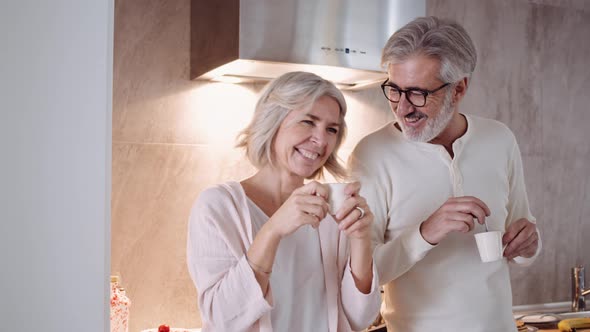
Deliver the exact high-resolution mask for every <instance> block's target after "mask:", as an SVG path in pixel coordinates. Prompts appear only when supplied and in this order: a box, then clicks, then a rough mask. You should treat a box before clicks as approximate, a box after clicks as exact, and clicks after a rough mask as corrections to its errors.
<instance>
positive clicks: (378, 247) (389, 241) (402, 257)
mask: <svg viewBox="0 0 590 332" xmlns="http://www.w3.org/2000/svg"><path fill="white" fill-rule="evenodd" d="M371 162H373V161H372V160H371V157H370V156H362V146H357V148H356V149H355V150H354V151H353V153H352V154H351V157H350V158H349V167H350V169H351V171H352V174H353V177H354V178H355V179H356V180H358V181H360V183H361V191H360V194H361V195H362V196H363V197H364V198H365V199H366V200H367V203H368V205H369V207H370V208H371V212H373V215H374V222H373V229H372V236H371V239H372V242H373V246H374V247H375V249H374V252H373V258H374V260H375V264H376V268H377V272H378V275H379V282H380V283H381V285H384V284H387V283H389V282H390V281H392V280H394V279H396V278H398V277H399V276H401V275H403V274H404V273H406V272H407V271H408V270H409V269H410V268H412V266H414V264H416V263H417V262H418V261H420V260H422V259H423V258H424V256H426V254H427V253H428V252H429V251H430V250H431V249H432V248H434V247H435V246H433V245H431V244H430V243H428V242H427V241H426V240H424V238H423V237H422V234H420V223H416V224H414V225H412V226H409V227H395V225H394V224H392V222H393V221H391V220H390V218H389V206H390V204H391V201H392V197H391V196H392V195H393V193H392V191H393V189H391V188H388V187H385V185H390V184H383V183H384V182H386V181H387V179H388V176H387V174H385V171H383V172H380V171H379V170H378V169H373V168H375V167H371V166H370V163H371Z"/></svg>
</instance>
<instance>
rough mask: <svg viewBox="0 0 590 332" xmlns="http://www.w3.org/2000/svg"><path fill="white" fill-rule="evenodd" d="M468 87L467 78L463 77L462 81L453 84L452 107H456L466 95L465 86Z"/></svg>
mask: <svg viewBox="0 0 590 332" xmlns="http://www.w3.org/2000/svg"><path fill="white" fill-rule="evenodd" d="M468 85H469V78H467V77H464V78H463V79H462V80H460V81H459V82H457V83H456V84H455V88H454V90H453V105H456V104H457V103H458V102H460V101H461V99H463V97H464V96H465V94H466V93H467V86H468Z"/></svg>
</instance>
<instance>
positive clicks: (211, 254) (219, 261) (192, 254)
mask: <svg viewBox="0 0 590 332" xmlns="http://www.w3.org/2000/svg"><path fill="white" fill-rule="evenodd" d="M210 196H211V194H210V193H209V194H206V195H201V196H200V197H199V199H198V200H197V202H196V203H195V206H194V207H193V210H192V211H191V216H190V219H189V231H188V239H187V264H188V269H189V273H190V276H191V278H192V280H193V282H194V284H195V287H196V288H197V292H198V302H199V309H200V312H201V315H202V320H203V322H204V327H207V328H208V330H214V331H248V330H250V329H251V328H252V327H253V326H255V325H257V322H258V320H259V319H260V318H261V317H262V316H263V315H265V314H266V313H268V312H270V310H271V309H272V291H271V290H270V286H269V290H268V292H267V294H266V295H265V294H263V293H262V290H261V288H260V285H259V284H258V282H257V281H256V277H255V275H254V272H253V271H252V269H251V267H250V265H249V264H248V262H247V260H246V256H245V255H244V254H241V255H239V256H236V250H231V249H230V246H231V244H228V243H227V241H228V236H226V234H224V233H223V230H222V229H220V227H219V224H220V223H219V220H218V218H228V217H231V216H228V215H224V214H225V213H226V212H224V207H223V206H216V204H219V202H216V200H215V199H213V200H211V198H212V197H210ZM213 198H215V197H213ZM224 224H225V225H229V226H230V227H231V226H234V223H232V222H231V221H229V220H224ZM224 235H225V236H224ZM234 247H236V246H235V245H234ZM237 247H239V246H237Z"/></svg>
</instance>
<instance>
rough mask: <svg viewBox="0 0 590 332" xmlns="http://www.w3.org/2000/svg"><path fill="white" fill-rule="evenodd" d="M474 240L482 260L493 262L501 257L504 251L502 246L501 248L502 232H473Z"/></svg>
mask: <svg viewBox="0 0 590 332" xmlns="http://www.w3.org/2000/svg"><path fill="white" fill-rule="evenodd" d="M475 242H476V243H477V249H478V250H479V257H480V258H481V261H482V262H484V263H487V262H493V261H497V260H498V259H500V258H502V254H503V252H504V248H502V232H500V231H491V232H483V233H477V234H475Z"/></svg>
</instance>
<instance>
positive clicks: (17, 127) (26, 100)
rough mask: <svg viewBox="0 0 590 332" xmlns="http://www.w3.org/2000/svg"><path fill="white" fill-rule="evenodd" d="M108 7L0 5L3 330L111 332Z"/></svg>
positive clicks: (84, 2)
mask: <svg viewBox="0 0 590 332" xmlns="http://www.w3.org/2000/svg"><path fill="white" fill-rule="evenodd" d="M112 50H113V0H102V1H96V0H71V1H67V0H56V1H32V0H8V1H5V0H3V1H1V2H0V156H1V157H0V158H1V159H0V330H2V331H44V332H48V331H52V332H53V331H56V332H57V331H90V332H93V331H102V332H105V331H108V326H109V325H108V307H107V305H106V304H107V300H108V280H107V277H108V275H109V271H110V189H111V188H110V187H111V184H110V179H111V140H112V138H111V113H112V106H111V100H112V97H111V90H112Z"/></svg>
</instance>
